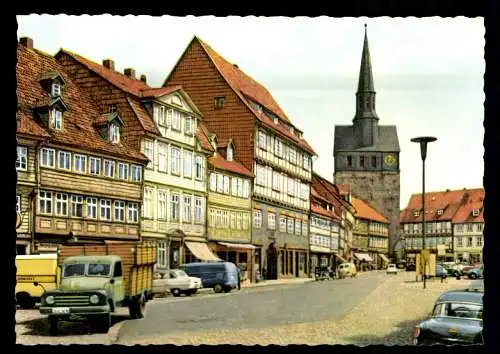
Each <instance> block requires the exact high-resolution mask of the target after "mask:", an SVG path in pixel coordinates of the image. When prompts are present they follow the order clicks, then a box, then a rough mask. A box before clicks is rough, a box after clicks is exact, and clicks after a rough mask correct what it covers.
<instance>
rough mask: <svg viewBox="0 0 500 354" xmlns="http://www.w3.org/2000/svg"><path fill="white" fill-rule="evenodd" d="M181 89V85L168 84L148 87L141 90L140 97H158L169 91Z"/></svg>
mask: <svg viewBox="0 0 500 354" xmlns="http://www.w3.org/2000/svg"><path fill="white" fill-rule="evenodd" d="M179 89H182V86H181V85H168V86H164V87H157V88H149V89H147V90H143V91H141V97H160V96H163V95H168V94H169V93H172V92H175V91H177V90H179Z"/></svg>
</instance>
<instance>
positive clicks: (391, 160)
mask: <svg viewBox="0 0 500 354" xmlns="http://www.w3.org/2000/svg"><path fill="white" fill-rule="evenodd" d="M384 163H385V164H386V165H387V166H394V165H395V164H396V156H394V155H391V154H388V155H385V157H384Z"/></svg>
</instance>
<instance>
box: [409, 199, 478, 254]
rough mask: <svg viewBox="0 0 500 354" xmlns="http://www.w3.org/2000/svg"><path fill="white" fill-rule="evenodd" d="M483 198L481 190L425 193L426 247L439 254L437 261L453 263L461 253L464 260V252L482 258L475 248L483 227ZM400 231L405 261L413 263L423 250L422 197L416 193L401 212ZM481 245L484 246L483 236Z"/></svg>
mask: <svg viewBox="0 0 500 354" xmlns="http://www.w3.org/2000/svg"><path fill="white" fill-rule="evenodd" d="M481 193H483V194H481ZM483 196H484V191H483V190H482V189H469V190H467V189H461V190H449V189H447V190H445V191H439V192H428V193H425V209H426V210H425V220H426V234H425V248H426V249H429V250H430V251H431V252H432V253H434V254H436V255H437V257H438V260H441V261H454V260H456V259H457V258H459V257H458V256H459V254H460V255H461V259H464V257H463V256H464V253H465V257H467V256H468V253H469V252H472V253H474V254H477V255H478V256H479V255H480V252H481V251H480V250H481V248H482V246H476V243H474V241H476V242H477V239H476V240H475V238H476V237H479V236H481V234H482V226H477V225H478V224H481V223H483V221H482V220H483V219H482V198H483ZM474 210H476V211H474ZM474 213H477V215H474ZM468 225H471V226H468ZM471 229H472V230H471ZM401 230H402V236H403V238H404V249H405V253H406V258H407V261H408V262H410V263H412V262H414V259H415V257H416V256H415V255H416V254H417V253H420V251H421V250H422V248H423V238H422V195H421V194H413V195H412V196H411V197H410V201H409V202H408V206H407V207H406V208H405V209H404V210H403V212H402V213H401ZM468 230H471V231H468ZM469 232H470V235H469ZM456 236H457V237H456ZM458 236H460V241H459V240H458ZM469 237H471V240H469ZM464 242H465V243H464ZM467 245H470V246H467ZM479 245H482V237H481V239H480V241H479ZM459 250H460V251H459ZM478 256H473V257H474V259H475V257H478Z"/></svg>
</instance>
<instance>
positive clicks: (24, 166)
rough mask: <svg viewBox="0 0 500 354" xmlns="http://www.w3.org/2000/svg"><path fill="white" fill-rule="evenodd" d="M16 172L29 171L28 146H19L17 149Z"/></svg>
mask: <svg viewBox="0 0 500 354" xmlns="http://www.w3.org/2000/svg"><path fill="white" fill-rule="evenodd" d="M16 170H18V171H27V170H28V147H27V146H18V147H17V158H16Z"/></svg>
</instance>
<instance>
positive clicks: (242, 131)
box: [167, 40, 255, 171]
mask: <svg viewBox="0 0 500 354" xmlns="http://www.w3.org/2000/svg"><path fill="white" fill-rule="evenodd" d="M167 83H168V84H172V85H182V88H183V90H184V91H186V92H187V94H188V95H189V96H190V98H191V99H192V100H193V102H194V103H195V104H196V106H197V107H198V109H199V110H200V111H201V113H202V114H203V122H204V123H205V124H206V126H207V128H208V130H209V131H212V132H215V133H216V134H217V138H218V139H219V140H227V139H230V138H232V139H233V143H234V146H235V151H234V157H235V159H236V160H238V161H240V162H241V163H242V164H243V166H245V167H246V168H247V169H248V170H249V171H252V169H253V157H254V156H253V153H254V146H253V145H254V143H253V139H252V135H253V132H254V124H255V116H254V115H253V113H252V112H251V111H250V109H249V108H248V107H246V106H245V105H244V104H243V103H242V102H241V99H240V98H239V97H238V96H237V95H236V93H234V92H233V90H232V89H231V87H230V86H229V85H228V84H227V82H226V81H225V80H224V79H223V78H222V76H221V75H220V74H219V72H218V71H217V69H216V68H215V67H214V65H213V64H212V62H211V61H210V59H209V58H208V57H207V55H206V53H205V52H204V50H203V49H202V47H201V45H200V44H199V43H198V42H197V41H196V40H195V41H193V42H192V44H191V46H189V47H188V48H187V49H186V51H185V52H184V54H183V56H182V57H181V58H180V60H179V62H178V64H177V66H176V67H175V68H174V69H173V71H172V72H171V73H170V76H169V79H168V82H167ZM215 97H225V102H224V107H223V108H220V109H218V108H216V107H215V104H214V99H215Z"/></svg>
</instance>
